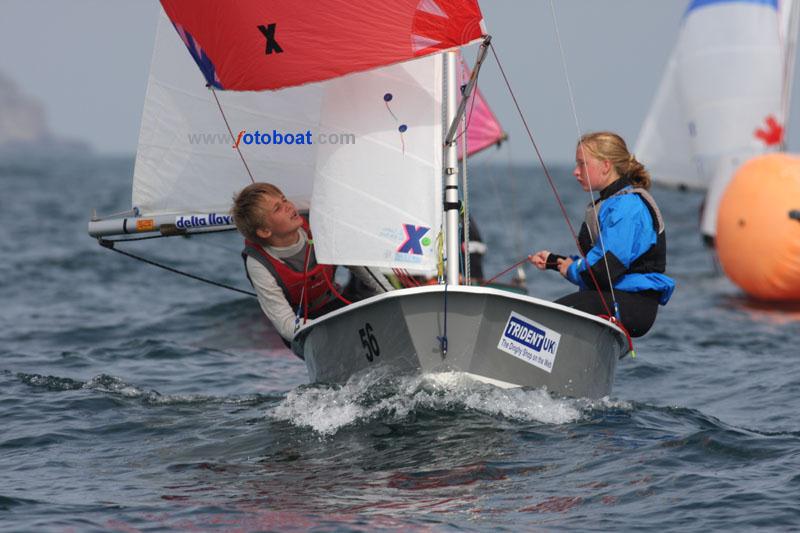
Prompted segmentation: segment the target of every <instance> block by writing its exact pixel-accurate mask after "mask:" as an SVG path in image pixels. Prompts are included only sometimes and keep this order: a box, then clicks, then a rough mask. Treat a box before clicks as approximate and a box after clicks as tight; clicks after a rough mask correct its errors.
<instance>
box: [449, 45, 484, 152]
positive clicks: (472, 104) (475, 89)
mask: <svg viewBox="0 0 800 533" xmlns="http://www.w3.org/2000/svg"><path fill="white" fill-rule="evenodd" d="M461 62H462V63H463V62H464V59H463V58H462V59H461ZM478 74H480V72H479V73H478ZM478 79H479V78H475V86H474V87H473V88H472V94H471V95H470V98H472V101H471V102H470V103H469V111H468V112H467V113H465V115H466V117H467V125H466V126H464V127H463V128H462V130H461V133H459V134H458V135H456V138H455V139H453V141H458V140H459V139H460V138H461V137H466V136H467V130H468V129H469V125H470V124H471V123H472V111H473V110H474V109H475V100H476V99H477V97H478ZM467 83H469V78H467ZM467 83H462V84H459V86H458V90H459V92H460V93H461V97H462V98H463V97H464V93H463V92H462V91H463V90H464V89H465V88H466V86H467ZM461 156H462V158H463V159H466V157H467V153H466V151H465V152H464V153H463V154H461Z"/></svg>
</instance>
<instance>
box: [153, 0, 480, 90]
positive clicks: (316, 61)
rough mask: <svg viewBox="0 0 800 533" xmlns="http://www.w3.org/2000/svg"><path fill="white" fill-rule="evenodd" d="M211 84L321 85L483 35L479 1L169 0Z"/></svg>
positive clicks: (178, 27) (165, 0)
mask: <svg viewBox="0 0 800 533" xmlns="http://www.w3.org/2000/svg"><path fill="white" fill-rule="evenodd" d="M161 4H162V5H163V6H164V10H165V11H166V12H167V14H168V15H169V18H170V19H171V20H172V22H173V23H174V24H175V28H176V30H177V31H178V33H179V34H180V35H181V38H182V39H183V40H184V42H185V44H186V47H187V48H188V49H189V52H190V53H191V54H192V57H194V59H195V61H196V62H197V65H198V66H199V67H200V70H201V71H202V72H203V74H204V76H205V77H206V80H207V81H208V83H210V84H212V85H214V86H215V87H217V88H220V89H232V90H237V91H249V90H263V89H276V88H280V87H288V86H292V85H300V84H303V83H309V82H313V81H321V80H326V79H330V78H335V77H338V76H342V75H345V74H348V73H351V72H360V71H364V70H369V69H373V68H376V67H380V66H383V65H389V64H392V63H397V62H400V61H406V60H409V59H413V58H416V57H421V56H424V55H428V54H432V53H435V52H439V51H444V50H448V49H453V48H456V47H459V46H462V45H465V44H468V43H470V42H473V41H475V40H478V39H480V38H481V36H482V35H483V33H484V31H483V15H481V11H480V8H479V7H478V2H477V0H383V1H379V0H283V1H272V2H264V1H263V0H237V1H236V2H220V1H219V0H162V2H161Z"/></svg>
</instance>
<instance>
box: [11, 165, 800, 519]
mask: <svg viewBox="0 0 800 533" xmlns="http://www.w3.org/2000/svg"><path fill="white" fill-rule="evenodd" d="M132 166H133V160H132V158H91V157H88V158H76V159H69V158H66V159H34V160H31V159H23V158H20V159H19V160H4V161H2V162H0V187H2V191H3V192H2V194H1V195H0V227H2V228H3V231H2V232H1V233H0V254H2V261H0V421H1V422H2V424H1V425H0V427H2V429H1V430H0V530H3V531H152V530H163V529H171V530H183V531H205V530H211V529H218V530H233V531H253V530H258V531H265V530H273V531H292V530H309V529H312V530H322V531H329V530H330V531H341V530H355V531H359V530H360V531H372V530H375V529H402V530H418V529H419V530H474V531H489V530H492V531H494V530H513V531H518V530H531V529H546V530H552V529H570V530H573V529H578V530H620V529H621V530H631V529H652V528H658V529H659V530H673V531H677V530H680V531H705V530H709V529H755V528H759V529H762V528H764V529H774V530H786V529H794V528H798V527H800V415H799V414H798V413H800V351H799V350H798V348H797V343H798V339H799V338H800V309H793V308H791V307H789V308H786V307H770V306H763V305H757V304H754V303H752V302H750V301H748V300H747V299H746V298H744V297H742V295H741V294H740V292H739V291H738V290H737V289H736V288H735V287H734V286H733V285H731V284H730V283H729V282H728V281H727V280H726V279H725V278H724V277H722V276H720V275H719V273H718V272H717V271H716V270H715V265H714V262H713V258H712V257H711V256H710V255H709V254H708V253H707V252H706V251H705V250H704V249H703V247H702V245H701V244H700V239H699V237H698V232H697V226H698V208H699V205H700V202H701V200H702V198H701V196H700V195H699V194H696V193H682V192H679V191H668V190H658V189H657V190H655V194H656V197H657V199H658V201H659V203H660V205H661V208H662V210H663V212H664V217H665V219H666V224H667V235H668V242H669V265H668V269H669V273H670V274H671V275H672V276H674V278H675V279H676V281H677V284H678V288H677V290H676V292H675V295H674V297H673V299H672V301H671V302H670V303H669V305H668V306H667V307H664V308H662V309H661V311H660V313H659V317H658V320H657V322H656V325H655V327H654V328H653V330H652V331H651V332H650V333H649V334H648V335H647V336H646V337H644V338H642V339H639V340H637V341H636V343H635V344H636V346H635V347H636V351H637V354H638V357H637V358H636V359H631V358H626V359H624V360H622V361H621V362H620V365H619V367H618V370H617V379H616V384H615V387H614V391H613V394H612V395H611V397H609V398H604V399H600V400H588V399H580V398H578V399H566V398H557V397H551V396H550V395H549V394H548V393H546V392H545V391H542V390H535V389H510V390H504V389H499V388H496V387H493V386H491V385H486V384H483V383H478V382H475V381H472V380H470V379H469V378H467V377H466V376H464V375H459V374H452V373H442V374H434V375H428V376H405V377H403V376H394V375H390V374H386V373H383V372H381V371H380V369H377V370H375V371H373V372H371V373H368V374H364V375H360V376H357V377H356V378H355V379H353V380H352V381H351V382H349V383H347V384H345V385H342V386H336V387H334V386H325V385H310V384H308V383H307V380H306V371H305V367H304V365H303V363H302V362H301V361H300V360H299V359H297V358H296V357H295V356H293V355H292V354H291V353H290V352H289V351H288V350H286V349H285V348H284V347H283V345H282V343H281V342H280V339H279V338H278V337H277V335H276V333H275V332H274V330H272V328H271V327H270V326H269V325H268V324H267V323H266V321H265V319H264V317H263V316H262V314H261V312H260V310H259V308H258V305H257V302H256V301H255V299H253V298H251V297H248V296H245V295H241V294H237V293H234V292H230V291H226V290H223V289H220V288H216V287H212V286H207V285H204V284H201V283H198V282H196V281H192V280H189V279H187V278H183V277H180V276H177V275H175V274H171V273H168V272H164V271H161V270H158V269H155V268H153V267H151V266H148V265H145V264H143V263H140V262H137V261H134V260H131V259H129V258H126V257H123V256H121V255H119V254H116V253H114V252H112V251H110V250H107V249H105V248H102V247H100V246H99V245H98V244H97V243H96V242H95V241H94V240H93V239H91V238H89V237H88V236H87V234H86V223H87V221H88V220H89V218H90V216H91V212H92V209H93V208H96V209H97V211H98V213H101V214H103V213H112V212H116V211H123V210H125V209H127V208H129V207H130V199H129V198H130V176H131V173H132ZM551 170H552V173H553V175H554V176H555V178H556V180H557V185H558V187H559V190H560V192H561V194H562V195H563V197H564V201H565V204H566V207H567V210H568V212H569V213H570V214H571V215H572V216H573V217H574V218H573V224H574V225H576V226H577V224H578V223H579V219H578V217H579V216H581V214H582V213H583V206H584V205H585V203H586V201H587V200H588V198H587V197H586V195H585V194H584V193H583V192H582V191H580V189H579V187H578V186H577V184H576V183H575V182H574V178H572V177H571V175H570V169H568V168H558V167H554V168H553V169H551ZM470 176H471V186H470V191H471V194H470V202H469V204H470V208H471V210H472V213H473V214H474V215H475V217H476V219H477V222H478V224H479V226H480V229H481V232H482V234H483V237H484V240H485V241H486V242H487V243H488V245H489V248H490V255H489V256H488V257H487V258H486V261H485V264H484V270H485V272H486V273H487V275H492V274H494V273H495V272H499V271H501V270H503V269H504V268H506V267H507V266H508V265H510V264H512V263H514V262H515V261H517V260H518V259H520V258H522V257H523V256H524V255H526V254H527V253H529V252H531V251H534V250H538V249H542V248H547V249H550V250H552V251H555V252H559V253H572V251H573V248H574V244H571V242H572V241H571V236H570V233H569V230H568V229H567V226H566V223H565V222H564V220H563V218H562V217H561V215H560V211H559V209H558V207H557V205H556V203H555V200H554V199H553V196H552V193H551V192H550V190H549V187H548V186H547V184H546V182H545V181H544V177H543V175H542V173H541V171H539V170H538V169H536V168H533V167H529V168H521V167H517V168H506V167H505V166H502V165H498V166H492V165H487V166H483V167H481V166H476V167H475V168H473V169H472V170H471V172H470ZM120 246H121V247H122V249H124V250H125V251H128V252H132V253H135V254H137V255H142V256H144V257H147V258H149V259H153V260H157V261H161V262H164V263H166V264H168V265H170V266H172V267H174V268H178V269H181V270H186V271H189V272H192V273H194V274H198V275H201V276H205V277H208V278H212V279H214V280H215V281H219V282H222V283H227V284H230V285H236V286H238V287H240V288H243V289H248V288H249V287H248V286H247V282H246V280H245V279H244V275H243V270H242V264H241V258H240V257H239V251H240V246H241V244H240V242H239V240H238V238H237V237H236V236H235V235H234V234H224V235H214V236H210V237H205V238H198V237H191V238H185V237H171V238H168V239H156V240H154V241H142V242H134V243H127V244H125V245H120ZM742 260H752V258H742ZM528 290H529V292H530V294H532V295H535V296H537V297H543V298H550V299H552V298H556V297H558V296H560V295H563V294H565V293H566V292H568V291H570V286H569V285H568V284H567V282H565V281H564V280H562V279H561V278H560V277H559V276H558V275H557V274H556V273H554V272H539V271H535V270H532V269H528ZM335 349H336V347H335V346H332V347H331V350H335Z"/></svg>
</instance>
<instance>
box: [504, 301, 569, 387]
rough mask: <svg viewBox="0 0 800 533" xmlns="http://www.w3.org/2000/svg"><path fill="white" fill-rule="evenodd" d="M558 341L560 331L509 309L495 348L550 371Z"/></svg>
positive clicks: (559, 339)
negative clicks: (509, 312) (504, 325)
mask: <svg viewBox="0 0 800 533" xmlns="http://www.w3.org/2000/svg"><path fill="white" fill-rule="evenodd" d="M560 341H561V334H560V333H557V332H555V331H553V330H552V329H549V328H546V327H544V326H543V325H541V324H539V323H538V322H535V321H533V320H531V319H530V318H526V317H524V316H522V315H520V314H518V313H515V312H514V311H511V314H510V315H509V316H508V322H506V327H505V329H504V330H503V335H502V336H501V337H500V342H499V343H498V344H497V349H498V350H502V351H504V352H506V353H508V354H511V355H513V356H514V357H516V358H517V359H522V360H523V361H525V362H526V363H530V364H532V365H533V366H536V367H539V368H541V369H542V370H544V371H545V372H548V373H550V372H552V371H553V363H554V362H555V360H556V353H557V352H558V343H559V342H560Z"/></svg>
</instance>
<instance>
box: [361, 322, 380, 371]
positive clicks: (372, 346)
mask: <svg viewBox="0 0 800 533" xmlns="http://www.w3.org/2000/svg"><path fill="white" fill-rule="evenodd" d="M372 331H373V330H372V325H371V324H370V323H369V322H367V323H366V324H365V325H364V327H363V328H361V329H359V330H358V335H359V336H360V337H361V346H363V347H364V348H366V350H367V351H366V352H364V357H366V358H367V361H369V362H372V361H373V360H374V359H375V358H376V357H378V356H379V355H380V354H381V348H380V346H378V339H376V338H375V335H373V334H372Z"/></svg>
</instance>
